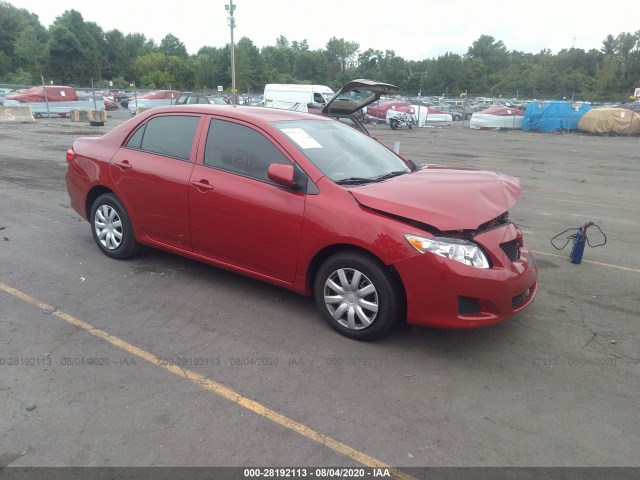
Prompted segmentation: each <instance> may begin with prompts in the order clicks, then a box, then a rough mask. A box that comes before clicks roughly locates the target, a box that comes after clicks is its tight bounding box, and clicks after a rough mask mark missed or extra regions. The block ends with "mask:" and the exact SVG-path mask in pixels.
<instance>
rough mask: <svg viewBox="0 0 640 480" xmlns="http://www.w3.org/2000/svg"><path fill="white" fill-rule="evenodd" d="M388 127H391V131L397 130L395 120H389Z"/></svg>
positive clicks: (396, 121)
mask: <svg viewBox="0 0 640 480" xmlns="http://www.w3.org/2000/svg"><path fill="white" fill-rule="evenodd" d="M389 126H390V127H391V130H397V129H398V120H396V119H395V118H392V119H391V120H389Z"/></svg>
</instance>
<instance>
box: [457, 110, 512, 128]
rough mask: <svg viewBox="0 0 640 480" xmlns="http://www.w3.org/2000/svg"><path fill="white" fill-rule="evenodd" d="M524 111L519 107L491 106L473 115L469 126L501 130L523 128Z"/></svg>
mask: <svg viewBox="0 0 640 480" xmlns="http://www.w3.org/2000/svg"><path fill="white" fill-rule="evenodd" d="M523 118H524V112H523V111H522V110H519V109H517V108H509V107H491V108H488V109H486V110H482V111H480V112H475V113H474V114H473V115H471V120H470V121H469V127H470V128H473V129H476V130H499V129H503V128H505V129H512V130H517V129H521V128H522V119H523Z"/></svg>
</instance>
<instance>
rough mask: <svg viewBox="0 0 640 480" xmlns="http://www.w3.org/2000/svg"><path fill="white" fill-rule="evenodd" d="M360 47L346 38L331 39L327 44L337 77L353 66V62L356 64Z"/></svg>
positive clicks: (327, 50) (326, 47) (328, 54)
mask: <svg viewBox="0 0 640 480" xmlns="http://www.w3.org/2000/svg"><path fill="white" fill-rule="evenodd" d="M359 48H360V45H359V44H357V43H356V42H349V41H347V40H345V39H344V38H340V39H338V38H336V37H331V38H330V39H329V41H328V42H327V44H326V46H325V49H326V54H327V57H328V58H329V60H330V62H331V63H332V64H333V73H334V75H337V74H338V73H339V72H344V71H345V70H346V69H347V68H348V67H351V66H352V62H355V59H356V57H355V56H356V54H357V52H358V49H359Z"/></svg>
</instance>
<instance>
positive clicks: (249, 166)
mask: <svg viewBox="0 0 640 480" xmlns="http://www.w3.org/2000/svg"><path fill="white" fill-rule="evenodd" d="M204 163H205V165H209V166H211V167H215V168H219V169H221V170H227V171H230V172H234V173H238V174H240V175H244V176H247V177H252V178H256V179H259V180H267V181H269V179H268V176H267V171H268V169H269V165H271V164H272V163H282V164H285V165H290V164H291V162H289V161H288V160H287V158H286V157H285V156H284V155H283V154H282V152H280V150H278V149H277V148H276V146H275V145H273V143H271V141H270V140H269V139H267V138H266V137H265V136H264V135H262V134H261V133H260V132H257V131H256V130H254V129H252V128H249V127H246V126H244V125H240V124H237V123H232V122H226V121H223V120H212V121H211V124H210V125H209V132H208V134H207V144H206V147H205V153H204Z"/></svg>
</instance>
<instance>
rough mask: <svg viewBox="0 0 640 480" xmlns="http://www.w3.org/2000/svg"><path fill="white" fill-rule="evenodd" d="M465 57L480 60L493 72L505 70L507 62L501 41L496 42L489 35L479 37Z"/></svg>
mask: <svg viewBox="0 0 640 480" xmlns="http://www.w3.org/2000/svg"><path fill="white" fill-rule="evenodd" d="M467 57H469V58H471V59H473V58H480V59H482V61H483V62H484V64H485V65H486V66H487V67H488V68H489V69H490V70H493V71H498V70H501V69H502V68H505V67H506V66H507V64H508V61H509V55H508V52H507V48H506V47H505V45H504V43H503V42H502V40H496V39H495V38H493V37H492V36H491V35H480V38H478V40H476V41H475V42H473V44H472V45H471V46H470V47H469V50H468V51H467Z"/></svg>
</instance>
